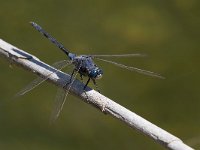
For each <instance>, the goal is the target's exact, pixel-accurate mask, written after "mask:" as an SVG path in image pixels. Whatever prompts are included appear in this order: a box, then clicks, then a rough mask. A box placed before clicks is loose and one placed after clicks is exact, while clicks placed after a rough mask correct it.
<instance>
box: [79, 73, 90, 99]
mask: <svg viewBox="0 0 200 150" xmlns="http://www.w3.org/2000/svg"><path fill="white" fill-rule="evenodd" d="M80 77H81V81H82V82H83V75H81V74H80ZM88 82H89V81H88ZM86 86H87V85H86ZM86 86H84V88H83V92H84V93H85V96H86V100H87V101H88V95H87V93H86V91H85V88H86Z"/></svg>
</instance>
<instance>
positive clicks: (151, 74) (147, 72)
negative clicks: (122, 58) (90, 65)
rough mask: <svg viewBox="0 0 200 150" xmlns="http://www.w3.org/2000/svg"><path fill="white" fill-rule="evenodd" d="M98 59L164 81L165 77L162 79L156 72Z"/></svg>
mask: <svg viewBox="0 0 200 150" xmlns="http://www.w3.org/2000/svg"><path fill="white" fill-rule="evenodd" d="M96 59H98V60H101V61H104V62H107V63H111V64H113V65H115V66H118V67H121V68H124V69H127V70H130V71H135V72H138V73H141V74H144V75H148V76H152V77H157V78H161V79H164V77H162V76H161V75H160V74H157V73H154V72H151V71H147V70H143V69H139V68H136V67H132V66H126V65H124V64H120V63H117V62H114V61H110V60H105V59H101V58H96Z"/></svg>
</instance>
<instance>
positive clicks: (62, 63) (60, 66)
mask: <svg viewBox="0 0 200 150" xmlns="http://www.w3.org/2000/svg"><path fill="white" fill-rule="evenodd" d="M70 64H71V61H67V60H62V61H59V62H56V63H54V64H53V65H52V66H53V67H54V68H56V69H57V70H56V71H55V72H52V73H50V74H48V76H47V77H46V78H42V77H38V78H36V79H35V80H33V81H32V82H31V83H29V84H28V85H27V86H26V87H24V88H23V89H22V90H21V91H19V92H18V93H17V94H16V95H15V97H18V96H22V95H24V94H26V93H27V92H29V91H31V90H32V89H34V88H35V87H37V86H38V85H40V84H41V83H43V82H44V81H46V80H47V79H48V78H49V77H50V76H51V75H52V74H53V73H56V72H58V71H59V70H61V69H63V68H64V67H66V66H68V65H70Z"/></svg>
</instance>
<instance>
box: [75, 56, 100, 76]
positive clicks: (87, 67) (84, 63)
mask: <svg viewBox="0 0 200 150" xmlns="http://www.w3.org/2000/svg"><path fill="white" fill-rule="evenodd" d="M73 64H74V65H75V67H76V70H77V71H78V72H79V73H80V75H83V76H88V77H89V78H92V79H100V78H101V77H102V74H103V71H102V70H101V69H100V68H99V67H97V65H96V64H95V63H94V62H93V60H92V58H91V57H90V56H87V55H80V56H75V58H74V60H73Z"/></svg>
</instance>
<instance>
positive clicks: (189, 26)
mask: <svg viewBox="0 0 200 150" xmlns="http://www.w3.org/2000/svg"><path fill="white" fill-rule="evenodd" d="M0 5H1V9H0V18H1V21H0V38H1V39H3V40H5V41H7V42H9V43H11V44H13V45H15V46H17V47H19V48H21V49H23V50H26V51H27V52H29V53H31V54H33V55H35V56H37V57H38V58H40V59H41V60H42V61H44V62H46V63H48V64H52V63H53V62H56V61H59V60H62V59H65V58H66V56H65V55H64V54H63V53H62V52H61V51H60V50H59V49H57V48H56V47H55V46H54V45H53V44H51V43H50V42H49V41H48V40H46V39H45V38H43V37H42V36H41V35H40V34H39V33H38V32H37V31H35V30H34V29H33V28H32V27H31V26H30V24H29V22H30V21H35V22H37V23H38V24H40V25H41V26H42V27H43V28H45V29H46V30H47V31H48V32H50V33H51V34H52V35H53V36H54V37H56V38H57V39H58V40H59V41H60V42H61V43H63V44H64V45H65V46H66V47H67V48H68V49H70V50H71V51H72V52H74V53H77V54H122V53H142V54H146V55H147V57H145V58H131V59H130V58H129V59H124V58H123V59H114V60H115V61H118V62H120V63H124V64H127V65H131V66H136V67H139V68H143V69H147V70H151V71H154V72H157V73H160V74H162V75H163V76H164V77H166V79H165V80H161V79H157V78H152V77H148V76H144V75H141V74H137V73H133V72H129V71H127V70H123V69H121V68H117V67H115V66H112V65H110V64H106V63H104V62H96V63H97V64H98V65H99V66H100V67H102V68H103V70H104V77H103V78H102V79H101V80H99V81H98V85H99V88H100V89H101V92H102V93H103V94H104V95H106V96H107V97H109V98H111V99H113V100H114V101H116V102H117V103H119V104H121V105H123V106H125V107H126V108H128V109H130V110H132V111H134V112H136V113H137V114H139V115H141V116H142V117H144V118H146V119H147V120H149V121H151V122H153V123H155V124H156V125H158V126H160V127H161V128H163V129H165V130H167V131H169V132H171V133H172V134H174V135H176V136H178V137H180V138H181V139H182V140H183V141H184V142H185V143H187V144H188V145H190V146H192V147H194V148H199V147H200V90H199V85H200V82H199V81H200V79H199V77H200V68H199V67H200V61H199V56H200V50H199V47H200V28H199V27H200V9H199V7H200V2H199V1H198V0H167V1H159V0H125V1H119V0H101V1H100V0H99V1H92V0H85V1H81V0H75V1H74V0H48V1H47V0H34V1H28V0H18V1H13V0H0ZM67 71H70V69H67ZM35 77H36V76H35V75H33V74H31V73H30V72H27V71H25V70H23V69H21V68H19V67H17V66H13V65H12V66H11V65H10V63H9V62H8V61H6V60H5V59H3V58H1V59H0V104H1V107H0V149H4V150H14V149H15V150H18V149H19V150H27V149H29V150H35V149H37V150H64V149H74V150H78V149H81V150H84V149H87V150H89V149H95V150H101V149H105V150H106V149H116V150H118V149H119V150H120V149H124V150H131V149H140V150H142V149H144V150H146V149H154V150H160V149H164V148H163V147H161V146H160V145H158V144H156V143H155V142H154V141H152V140H150V139H149V138H147V137H145V136H144V135H141V134H140V133H139V132H137V131H136V130H132V129H130V128H129V127H127V126H126V125H124V124H123V123H122V122H120V121H118V120H116V119H114V118H112V117H110V116H108V115H103V114H102V113H101V112H99V111H98V110H96V109H95V108H93V107H91V106H90V105H87V104H85V103H84V102H82V101H80V100H79V99H78V98H76V97H74V96H71V95H70V96H69V97H68V100H67V102H66V104H65V106H64V110H63V111H62V114H61V116H60V117H59V119H58V120H57V121H56V123H55V124H53V125H50V124H49V116H50V114H51V109H52V105H53V103H54V97H55V94H56V89H57V88H56V87H55V86H53V85H51V84H49V83H44V84H42V85H41V86H39V87H38V88H36V89H35V90H33V91H32V92H30V93H28V94H27V95H25V96H23V97H20V98H18V99H17V100H16V101H10V99H12V97H13V96H14V95H15V94H16V93H17V92H18V91H19V90H20V89H21V88H23V87H24V86H25V85H27V84H28V83H29V82H30V81H32V80H33V79H34V78H35ZM90 86H92V87H94V86H93V85H92V84H90Z"/></svg>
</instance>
